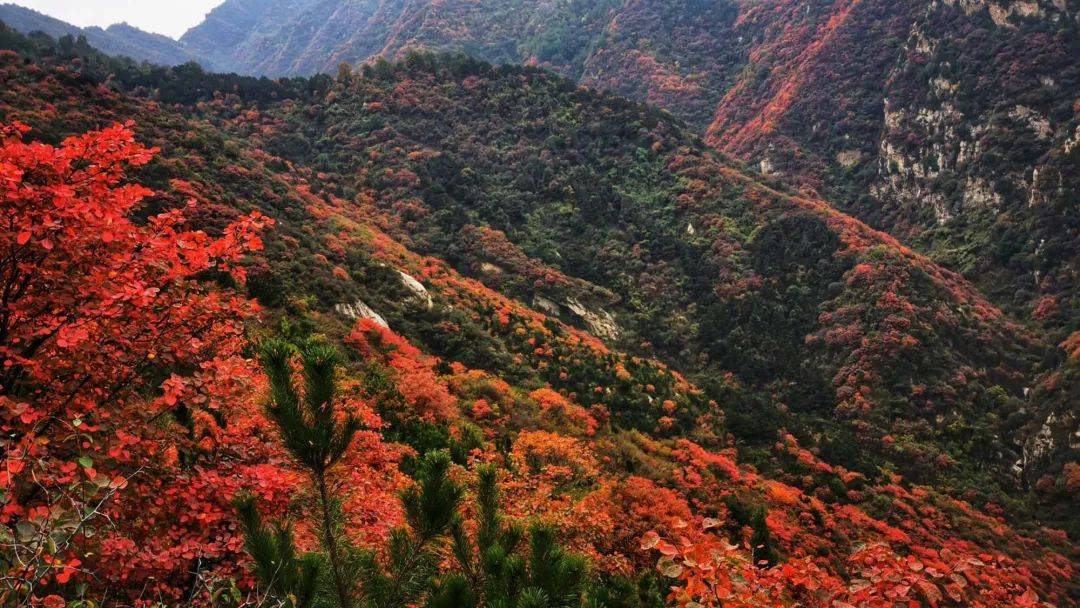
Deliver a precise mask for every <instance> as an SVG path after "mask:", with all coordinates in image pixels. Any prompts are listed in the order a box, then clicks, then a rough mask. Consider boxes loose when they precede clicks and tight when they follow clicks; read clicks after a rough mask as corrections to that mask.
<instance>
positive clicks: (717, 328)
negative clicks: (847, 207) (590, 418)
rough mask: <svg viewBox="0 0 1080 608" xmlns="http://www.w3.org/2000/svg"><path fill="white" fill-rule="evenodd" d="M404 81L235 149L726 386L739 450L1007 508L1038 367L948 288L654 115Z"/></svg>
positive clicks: (264, 125) (376, 78) (523, 294)
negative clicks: (769, 450)
mask: <svg viewBox="0 0 1080 608" xmlns="http://www.w3.org/2000/svg"><path fill="white" fill-rule="evenodd" d="M407 65H408V67H402V66H399V67H396V68H387V69H380V68H376V69H373V70H371V72H372V74H373V77H372V78H357V79H356V81H355V83H354V85H353V86H351V87H349V88H348V89H346V90H344V91H339V92H336V93H335V94H334V95H333V96H332V97H331V98H328V100H327V103H326V104H324V105H321V106H320V108H319V109H318V111H317V112H314V113H313V112H312V111H311V109H310V108H308V107H305V106H300V105H295V104H285V105H283V106H281V107H277V108H269V109H268V111H267V112H266V113H265V114H263V115H260V116H258V118H256V117H254V116H249V115H244V114H241V115H240V116H239V117H238V118H240V120H239V122H238V123H237V124H236V126H235V127H234V128H235V129H237V134H238V135H240V136H242V137H246V138H253V139H254V141H257V142H259V144H260V145H261V146H262V147H264V148H265V149H267V150H270V151H272V152H273V153H275V154H279V155H281V156H283V157H285V158H288V159H289V160H290V161H292V162H294V163H296V164H304V165H309V166H311V167H312V168H313V169H314V170H316V171H318V172H319V173H320V175H322V177H321V182H322V187H323V188H327V189H330V191H332V192H334V193H335V194H336V195H337V196H340V197H342V198H346V199H355V200H358V201H361V202H366V204H369V205H371V206H372V210H373V212H375V211H376V210H379V211H381V212H382V213H383V214H384V216H385V219H384V220H383V222H384V224H383V225H384V227H385V228H386V229H387V230H390V231H392V234H394V235H395V236H398V237H399V238H402V239H407V240H408V241H407V242H411V243H413V245H414V246H415V247H417V248H419V249H420V250H421V251H424V252H429V253H432V254H436V255H438V256H440V257H443V258H445V259H447V260H448V261H450V262H451V263H453V264H455V266H456V267H457V268H459V269H460V270H462V271H465V272H468V273H471V274H472V275H473V276H476V277H478V278H480V279H481V280H483V281H485V282H486V283H487V284H489V285H491V286H493V287H496V288H499V289H501V290H503V291H504V292H505V293H507V294H509V295H511V296H513V297H515V298H518V299H521V300H524V301H529V302H534V303H535V304H536V305H537V306H542V307H543V308H544V309H545V310H548V311H550V314H557V315H560V316H562V317H563V318H565V319H566V320H568V321H572V322H576V323H577V324H579V325H580V326H581V327H584V328H589V329H590V330H592V331H593V332H595V333H597V334H599V335H602V336H603V337H605V338H606V339H607V340H608V341H609V342H611V343H613V344H619V345H622V346H624V347H625V348H628V349H630V350H633V351H637V352H641V353H646V354H650V355H653V356H658V357H661V358H663V359H665V360H666V361H668V362H669V363H671V364H672V365H674V366H676V367H677V368H679V369H682V370H684V371H687V372H694V373H695V374H700V377H702V378H709V377H713V378H715V377H717V376H719V375H722V374H723V372H724V370H730V371H732V372H735V374H736V375H737V377H738V378H739V379H740V381H742V382H745V383H746V384H748V385H749V386H750V387H752V390H753V391H754V392H755V393H756V394H758V395H760V396H762V398H763V401H764V402H766V403H763V404H762V405H759V406H756V407H753V408H747V409H739V408H736V409H735V410H733V411H729V412H727V413H728V416H729V422H730V423H731V424H732V425H733V426H734V427H736V428H738V429H739V432H737V433H736V435H737V436H739V437H740V438H741V439H743V440H744V441H747V442H750V443H752V442H753V441H754V439H755V437H756V438H757V439H758V440H764V441H771V439H769V438H770V437H771V436H772V433H773V432H774V431H775V429H776V428H778V427H782V426H786V427H788V428H793V429H794V428H797V429H801V431H800V432H801V433H802V434H801V435H800V440H802V441H806V442H814V443H815V444H817V445H819V447H821V448H822V449H823V450H825V453H827V454H828V455H829V457H830V459H833V460H835V461H837V462H838V463H839V464H843V465H844V466H846V467H849V468H853V469H856V470H860V471H864V472H866V473H872V472H873V471H875V470H876V469H877V467H878V466H881V465H885V464H887V465H888V466H890V467H893V468H895V469H896V470H899V471H902V472H903V473H904V474H905V475H908V476H911V477H913V478H916V479H922V480H931V479H946V480H948V481H947V483H949V484H955V485H956V487H959V488H975V487H981V488H983V489H986V488H989V487H993V486H995V485H1001V486H1002V487H1008V486H1009V485H1011V483H1012V482H1010V481H1009V477H1010V474H1008V473H1006V471H1008V470H1009V469H1010V468H1011V467H1013V465H1014V464H1015V463H1016V462H1017V461H1019V460H1020V444H1021V443H1022V441H1023V436H1022V435H1020V434H1017V433H1016V431H1017V430H1018V429H1019V427H1021V426H1023V424H1025V422H1027V421H1031V420H1033V418H1032V416H1033V415H1034V414H1033V412H1030V411H1026V412H1025V411H1023V408H1022V396H1023V394H1022V393H1023V389H1024V387H1025V386H1026V384H1025V382H1026V381H1027V379H1030V377H1031V373H1032V369H1033V368H1034V366H1035V364H1036V363H1037V361H1038V360H1039V357H1040V353H1041V352H1043V347H1041V346H1039V345H1038V341H1037V339H1035V338H1033V337H1032V336H1030V335H1028V334H1027V333H1026V332H1025V330H1023V329H1022V328H1021V327H1019V326H1017V325H1015V324H1014V323H1012V322H1011V321H1009V320H1008V319H1007V318H1006V317H1005V316H1004V315H1002V313H1001V312H1000V311H998V310H997V309H995V308H994V307H993V306H992V305H991V304H990V303H988V302H987V301H986V300H985V299H984V298H982V297H981V296H979V295H978V294H977V293H976V292H975V291H974V290H972V288H971V287H970V286H969V285H968V284H966V283H965V282H964V281H963V279H962V278H960V277H959V276H957V275H955V274H953V273H950V272H948V271H945V270H943V269H941V268H940V267H937V266H935V265H934V264H933V263H932V262H930V261H929V260H927V259H926V258H925V257H922V256H920V255H918V254H916V253H914V252H912V251H910V250H908V249H907V248H905V247H903V246H901V245H900V244H898V243H897V242H896V241H895V240H893V239H891V238H889V237H887V236H886V235H883V234H881V233H877V232H874V231H873V230H870V229H869V228H867V227H866V226H864V225H861V224H859V223H858V222H855V221H853V220H851V219H850V218H847V217H845V216H843V215H841V214H839V213H837V212H835V211H832V210H831V209H830V208H829V207H828V205H827V204H825V203H824V202H822V201H820V200H816V199H812V198H808V197H803V196H799V195H795V194H792V193H785V192H783V191H782V190H779V189H778V187H777V186H769V185H766V184H762V183H761V182H759V181H756V180H755V179H753V178H750V177H747V176H746V175H745V174H743V173H741V172H740V171H738V170H736V169H734V168H732V167H731V166H730V165H728V164H726V163H725V162H724V161H723V160H722V159H721V158H719V157H717V156H716V155H714V154H713V153H711V152H709V151H708V150H707V148H706V147H705V146H704V145H703V144H702V143H701V142H700V141H699V140H697V139H695V138H694V137H693V136H691V135H688V134H687V133H686V132H685V131H683V130H682V129H681V128H680V127H679V126H678V124H677V123H675V122H673V121H671V120H670V119H669V118H666V117H665V116H664V115H663V114H661V113H658V112H656V111H654V110H647V109H644V108H641V107H638V106H636V105H633V104H628V103H627V102H625V101H622V100H620V99H618V98H613V97H598V96H595V95H593V94H590V93H586V92H584V91H582V90H580V89H578V88H577V87H576V86H575V85H573V84H572V83H570V82H568V81H561V80H557V79H551V78H550V77H547V76H545V75H544V73H543V72H541V71H538V70H532V69H514V68H505V69H495V70H493V69H491V68H488V67H487V66H485V65H482V64H477V63H476V62H474V61H470V60H466V59H463V58H448V59H439V58H435V57H430V56H427V57H425V56H417V57H414V58H413V60H412V61H411V62H407ZM493 117H497V118H493ZM252 120H254V121H255V122H254V123H251V122H250V121H252ZM312 143H314V145H312ZM373 203H374V204H373ZM791 235H800V236H801V238H799V239H797V240H793V239H791V238H790V236H791ZM898 360H899V361H903V364H898ZM765 396H768V397H767V398H766V397H765ZM774 399H775V400H776V402H775V403H767V402H769V401H772V400H774ZM777 407H778V408H779V409H777ZM867 448H872V449H867Z"/></svg>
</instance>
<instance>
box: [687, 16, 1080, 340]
mask: <svg viewBox="0 0 1080 608" xmlns="http://www.w3.org/2000/svg"><path fill="white" fill-rule="evenodd" d="M803 12H804V11H803V10H802V6H801V4H800V3H790V5H789V6H788V7H787V13H788V14H790V18H789V19H785V20H783V21H778V22H775V23H767V24H766V25H769V26H771V28H772V30H773V34H772V35H771V36H768V38H769V39H771V42H769V43H768V44H766V45H763V46H762V47H760V48H759V50H756V51H755V53H754V56H752V61H751V65H752V66H753V72H758V71H764V72H765V73H767V74H768V75H769V76H768V77H767V78H765V79H755V78H753V77H750V76H745V77H744V78H743V79H742V80H741V81H740V82H738V83H737V84H736V85H735V86H734V87H733V88H732V89H731V90H730V91H729V92H728V93H727V97H726V98H725V101H724V102H723V103H721V105H720V106H719V108H718V110H717V115H716V120H715V122H714V123H713V125H712V126H711V127H710V129H709V134H708V138H709V141H710V143H712V144H713V145H715V146H718V147H720V148H721V149H724V150H726V151H728V152H730V153H733V154H738V155H739V156H741V157H743V158H746V159H749V160H752V161H753V162H755V163H758V164H760V166H761V168H762V170H763V171H765V172H771V173H777V174H782V175H784V176H785V178H786V179H790V180H794V181H795V182H796V183H802V184H804V185H805V186H808V187H811V188H815V189H817V190H818V191H821V192H825V193H827V194H828V195H829V197H830V198H831V199H833V200H835V201H836V202H837V203H838V204H840V205H841V206H842V207H844V208H845V209H847V210H849V211H851V212H852V213H854V214H856V215H857V216H859V217H861V218H864V219H866V220H868V221H870V222H871V223H872V224H874V225H875V226H878V227H881V228H884V229H886V230H888V231H889V232H891V233H892V234H894V235H896V236H897V237H899V238H901V239H902V240H904V241H905V242H909V243H911V244H913V245H915V246H917V247H918V248H920V249H922V250H924V251H926V252H928V253H930V254H931V255H932V256H933V257H934V258H935V259H937V260H938V261H939V262H942V263H945V264H946V265H948V266H949V267H951V268H954V269H956V270H958V271H960V272H963V273H965V274H966V275H968V276H970V277H972V278H973V280H975V281H976V283H977V284H978V286H979V287H981V288H983V289H984V290H985V291H986V292H987V293H989V294H990V295H991V296H992V297H993V298H994V299H995V301H997V302H999V303H1002V304H1004V305H1007V306H1009V308H1010V310H1013V311H1016V312H1019V313H1021V314H1023V315H1024V316H1031V317H1033V318H1034V320H1036V321H1037V322H1044V323H1045V324H1046V325H1047V326H1048V327H1049V328H1051V329H1052V330H1054V331H1056V332H1058V333H1057V334H1056V335H1058V336H1060V337H1063V335H1062V334H1061V333H1060V332H1061V330H1062V329H1064V330H1065V333H1066V334H1067V333H1068V331H1070V328H1071V327H1073V326H1074V325H1075V320H1074V319H1073V317H1074V316H1075V311H1076V310H1077V306H1076V304H1075V297H1076V281H1075V275H1076V267H1077V259H1076V255H1075V252H1076V251H1077V249H1078V248H1077V240H1076V239H1077V234H1078V232H1077V226H1076V225H1075V222H1074V221H1073V218H1075V216H1076V214H1075V213H1074V212H1073V211H1072V210H1071V209H1070V208H1069V205H1070V203H1067V202H1065V201H1064V200H1063V195H1064V193H1066V192H1069V191H1070V190H1071V189H1072V187H1074V184H1072V183H1071V182H1069V181H1068V180H1069V179H1071V178H1070V176H1071V175H1072V172H1071V171H1069V170H1067V169H1066V170H1063V165H1062V164H1061V162H1062V158H1063V156H1066V155H1068V153H1069V149H1071V146H1069V144H1068V142H1069V141H1071V140H1072V139H1074V137H1075V134H1074V130H1075V124H1076V110H1075V108H1074V107H1073V105H1074V102H1075V100H1076V99H1077V96H1078V94H1080V89H1078V87H1080V78H1078V76H1077V68H1076V62H1075V61H1074V60H1072V59H1071V58H1073V57H1076V56H1077V55H1078V54H1080V29H1078V27H1077V21H1076V11H1075V9H1074V8H1070V7H1068V6H1067V5H1066V4H1064V3H1058V4H1054V3H1049V2H1043V3H1030V4H1024V3H1013V4H1008V3H1006V4H1004V5H999V4H994V3H952V2H941V3H931V4H929V5H924V4H922V3H899V4H897V3H877V2H861V3H850V4H847V5H844V6H839V5H837V6H833V7H828V8H827V9H826V10H824V11H823V12H822V13H821V14H820V15H819V16H818V19H817V22H816V23H814V22H813V21H811V23H809V24H808V25H806V26H799V25H797V24H798V23H799V20H798V18H797V16H798V15H799V14H801V13H803ZM809 14H810V13H809V11H807V15H808V16H809ZM753 15H754V13H749V14H748V16H747V19H748V20H749V19H750V17H752V16H753ZM780 23H783V24H784V25H779V24H780ZM764 31H765V32H766V34H767V35H768V32H769V29H768V28H766V29H765V30H764ZM802 33H809V36H808V37H804V38H802V39H800V37H799V36H800V35H801V34H802ZM798 49H803V50H801V51H798V52H796V50H798ZM852 58H857V59H854V60H852ZM749 73H751V72H748V74H749ZM837 92H839V96H838V99H837ZM1065 198H1067V195H1066V196H1065ZM1044 203H1045V204H1044Z"/></svg>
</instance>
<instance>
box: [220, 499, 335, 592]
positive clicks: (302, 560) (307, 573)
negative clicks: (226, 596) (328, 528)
mask: <svg viewBox="0 0 1080 608" xmlns="http://www.w3.org/2000/svg"><path fill="white" fill-rule="evenodd" d="M236 510H237V513H238V514H239V516H240V523H241V524H242V525H243V527H244V548H245V549H247V552H248V553H249V554H250V555H251V558H252V561H254V562H255V576H256V577H257V578H258V579H259V580H260V581H261V582H262V583H263V585H265V587H266V590H267V593H268V595H269V596H271V597H272V599H274V600H275V601H276V602H277V603H278V604H279V605H281V606H283V607H284V608H315V607H316V606H320V605H321V604H320V603H319V602H318V601H317V597H318V585H319V576H320V574H321V570H322V560H321V559H319V556H318V555H316V554H308V555H305V556H303V557H297V555H296V546H295V544H294V543H293V534H292V528H291V527H290V526H288V525H285V524H280V523H278V524H274V525H272V526H267V525H266V524H264V523H263V521H262V517H261V516H260V515H259V511H258V509H256V508H255V501H254V499H252V498H251V497H250V496H247V497H242V498H240V499H238V500H237V501H236Z"/></svg>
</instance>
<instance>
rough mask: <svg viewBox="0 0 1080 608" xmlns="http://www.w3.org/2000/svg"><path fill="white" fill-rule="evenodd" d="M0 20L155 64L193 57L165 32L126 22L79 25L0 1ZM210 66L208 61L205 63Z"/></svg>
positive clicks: (20, 28) (104, 51)
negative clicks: (89, 25) (109, 24)
mask: <svg viewBox="0 0 1080 608" xmlns="http://www.w3.org/2000/svg"><path fill="white" fill-rule="evenodd" d="M0 21H2V22H4V23H6V24H7V25H8V26H9V27H11V28H13V29H15V30H16V31H19V32H22V33H24V34H30V33H32V32H42V33H44V34H47V35H49V36H51V37H53V38H61V37H63V36H72V37H75V38H78V37H79V36H83V37H85V38H86V41H87V42H88V43H89V44H90V45H91V46H93V47H94V48H96V49H98V50H100V51H102V52H103V53H108V54H110V55H119V56H123V57H131V58H132V59H136V60H138V61H149V62H150V63H154V64H157V65H165V66H172V65H180V64H182V63H187V62H189V61H195V60H196V57H197V55H196V53H193V52H191V51H189V50H188V49H186V48H184V45H182V44H180V43H178V42H177V41H175V40H173V39H172V38H169V37H167V36H162V35H160V34H151V33H149V32H144V31H142V30H140V29H138V28H135V27H132V26H130V25H128V24H126V23H118V24H115V25H111V26H109V27H108V28H105V29H102V28H100V27H88V28H80V27H76V26H74V25H71V24H69V23H65V22H63V21H60V20H59V19H54V18H52V17H49V16H47V15H43V14H41V13H39V12H37V11H34V10H31V9H28V8H26V7H22V6H19V5H16V4H0ZM207 65H208V67H210V66H211V65H212V64H207Z"/></svg>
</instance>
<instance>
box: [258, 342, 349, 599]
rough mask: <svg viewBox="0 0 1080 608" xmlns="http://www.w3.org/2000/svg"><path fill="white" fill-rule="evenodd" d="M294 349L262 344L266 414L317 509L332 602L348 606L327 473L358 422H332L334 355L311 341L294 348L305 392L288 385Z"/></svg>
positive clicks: (334, 388)
mask: <svg viewBox="0 0 1080 608" xmlns="http://www.w3.org/2000/svg"><path fill="white" fill-rule="evenodd" d="M296 350H297V349H296V347H294V346H293V345H292V344H290V343H288V342H286V341H284V340H269V341H267V342H266V343H264V344H263V345H262V348H261V359H262V363H263V367H264V368H265V369H266V373H267V376H268V377H269V378H270V403H269V404H268V405H267V412H268V413H269V414H270V417H271V419H273V421H274V422H275V423H276V424H277V426H278V430H279V431H280V433H281V437H282V441H283V442H284V444H285V447H286V448H287V449H288V450H289V453H290V454H292V456H293V458H295V459H296V460H297V462H299V463H300V464H301V465H303V467H304V468H305V469H306V470H307V471H308V473H309V474H310V475H311V478H312V482H313V484H314V485H315V489H316V491H317V493H318V500H319V506H320V509H321V517H320V522H319V531H320V541H321V542H322V545H323V548H324V549H325V551H326V554H327V558H328V559H329V562H330V571H331V575H332V578H333V582H334V587H335V590H336V593H337V602H338V605H339V606H341V608H352V596H353V590H352V589H351V588H350V584H349V581H348V580H346V575H345V564H344V559H343V556H342V549H341V548H340V547H339V542H338V536H339V534H338V526H337V525H336V521H337V519H338V518H337V514H336V511H337V510H338V506H337V501H336V499H334V497H333V496H331V492H330V488H329V486H328V483H327V474H328V473H329V471H330V469H332V468H333V466H334V465H335V464H337V463H338V462H339V461H340V460H341V458H342V456H344V455H345V450H347V449H348V447H349V444H350V443H352V439H353V437H354V436H355V435H356V432H357V431H358V430H359V429H360V420H359V419H357V418H356V417H355V416H353V415H351V414H349V415H347V416H346V417H345V420H344V421H343V422H340V423H339V422H338V421H337V420H336V416H335V412H334V396H335V393H336V390H337V389H336V385H335V377H336V369H337V366H338V363H339V356H338V353H337V351H336V350H334V349H333V348H332V347H331V346H329V345H326V344H323V343H320V342H315V341H311V342H308V343H306V344H305V345H304V346H303V347H302V348H301V349H300V359H301V362H302V367H303V376H304V389H305V390H304V391H303V394H301V393H300V391H298V390H297V389H296V387H295V386H294V384H293V368H292V360H293V356H294V355H295V354H296Z"/></svg>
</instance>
